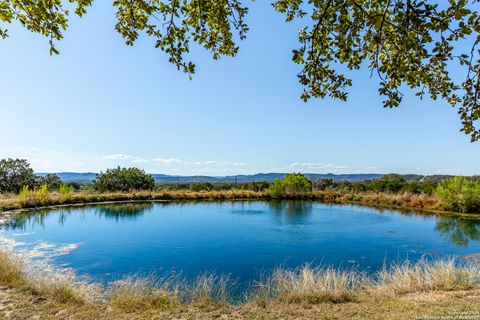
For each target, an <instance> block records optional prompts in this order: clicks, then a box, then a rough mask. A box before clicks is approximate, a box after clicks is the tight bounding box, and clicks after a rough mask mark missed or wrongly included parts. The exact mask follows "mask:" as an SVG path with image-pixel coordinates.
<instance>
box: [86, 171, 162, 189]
mask: <svg viewBox="0 0 480 320" xmlns="http://www.w3.org/2000/svg"><path fill="white" fill-rule="evenodd" d="M94 187H95V189H96V190H98V191H100V192H104V191H130V190H151V189H153V188H154V187H155V180H154V179H153V178H152V176H150V175H148V174H146V173H145V171H144V170H141V169H138V168H120V167H118V168H115V169H108V170H107V171H106V172H100V173H99V174H97V176H96V177H95V180H94Z"/></svg>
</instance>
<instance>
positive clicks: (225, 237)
mask: <svg viewBox="0 0 480 320" xmlns="http://www.w3.org/2000/svg"><path fill="white" fill-rule="evenodd" d="M0 236H2V238H3V239H4V240H3V242H0V245H5V244H9V245H10V246H11V247H12V248H14V249H15V250H23V251H27V250H38V248H41V247H45V246H46V245H45V244H48V245H49V247H50V248H52V246H53V248H55V247H59V248H63V247H65V246H68V245H72V244H75V246H74V247H72V248H73V249H72V250H70V251H68V254H61V255H54V256H52V258H51V260H52V262H53V263H54V264H56V265H59V266H67V267H70V268H73V269H75V270H76V271H77V272H78V273H79V274H81V275H88V276H91V277H92V278H94V279H95V280H99V281H108V280H112V279H116V278H119V277H122V276H124V275H127V274H132V273H138V272H140V273H149V272H157V273H163V272H172V271H174V272H182V273H184V274H185V275H186V276H187V277H195V276H196V275H198V274H199V273H202V272H210V271H214V272H218V273H223V274H231V276H232V277H233V278H234V279H238V280H240V281H244V280H245V281H250V280H252V279H256V278H258V276H260V275H261V274H262V273H265V272H269V271H270V270H271V269H272V268H275V267H278V266H280V265H281V266H285V267H295V266H299V265H302V264H304V263H313V264H314V265H316V264H323V265H333V266H337V267H346V268H350V267H353V268H357V269H360V270H365V271H367V272H371V271H374V270H377V269H378V268H380V267H382V265H383V264H384V263H385V262H386V263H390V262H398V261H402V260H405V259H409V260H416V259H419V258H421V257H422V256H424V255H427V256H428V257H445V256H452V255H453V256H460V257H462V256H466V255H469V254H475V253H479V252H480V219H478V218H475V217H463V216H451V217H438V216H433V215H430V216H429V215H420V214H414V213H410V214H404V213H400V212H398V211H393V210H382V211H380V210H377V209H372V208H367V207H360V206H346V205H326V204H321V203H315V202H304V201H272V202H262V201H244V202H242V201H237V202H184V203H181V202H159V203H126V204H108V205H100V206H92V207H77V208H70V209H61V210H55V211H44V212H37V213H35V214H32V215H28V216H24V217H21V218H18V219H16V220H14V221H12V222H11V223H9V224H8V225H4V226H2V227H1V230H0ZM39 244H42V245H39ZM69 248H70V247H69ZM39 256H41V255H39Z"/></svg>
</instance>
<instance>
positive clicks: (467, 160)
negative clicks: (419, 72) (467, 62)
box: [0, 1, 480, 176]
mask: <svg viewBox="0 0 480 320" xmlns="http://www.w3.org/2000/svg"><path fill="white" fill-rule="evenodd" d="M249 6H250V13H249V15H248V18H247V22H248V24H249V26H250V31H249V33H248V35H247V39H246V40H244V41H242V42H241V43H240V51H239V53H238V55H237V56H236V57H235V58H233V59H232V58H228V57H224V58H222V59H221V60H219V61H214V60H213V59H211V56H210V55H209V54H208V53H207V52H205V51H204V50H202V49H201V48H193V50H192V53H191V58H192V60H193V61H194V62H196V64H197V72H196V74H195V75H194V76H193V79H192V80H189V78H188V76H186V75H185V74H183V73H182V72H179V71H177V69H176V68H175V66H173V65H171V64H170V63H169V62H168V60H167V57H166V55H165V54H164V53H162V52H161V51H160V50H159V49H155V48H154V39H151V38H148V37H147V36H142V37H141V38H140V39H139V40H138V41H137V43H136V44H135V46H133V47H128V46H126V45H124V43H123V40H122V38H121V37H120V35H118V34H117V33H116V32H115V30H114V24H115V16H114V10H113V8H112V7H111V1H94V5H93V7H91V8H90V9H89V12H88V14H87V15H86V16H85V17H84V18H83V19H79V18H73V17H72V18H71V21H70V27H69V29H68V30H67V31H66V32H65V33H64V35H65V38H64V39H63V40H62V41H61V42H60V43H58V46H57V47H58V49H59V50H60V52H61V54H60V55H58V56H50V55H49V47H48V41H47V40H46V39H45V38H43V37H41V36H39V35H37V34H33V33H30V32H29V31H27V30H25V29H22V28H20V27H18V26H16V25H11V26H8V29H9V33H10V38H8V39H6V40H0V74H1V76H0V92H1V99H0V119H1V121H0V158H7V157H13V158H16V157H20V158H26V159H28V160H29V162H30V163H31V165H32V167H33V168H34V170H36V171H37V172H60V171H74V172H85V171H93V172H98V171H101V170H105V169H107V168H111V167H115V166H118V165H120V166H135V167H140V168H143V169H145V170H146V171H147V172H149V173H164V174H174V175H218V176H222V175H233V174H251V173H258V172H308V173H330V172H331V173H389V172H397V173H418V174H463V175H473V174H480V165H479V158H480V142H478V143H471V142H470V138H469V137H468V136H466V135H465V134H463V133H461V132H459V129H460V128H461V124H460V121H459V118H458V114H457V110H456V109H454V108H452V107H450V106H449V105H447V104H446V103H445V102H443V101H430V100H428V99H426V100H425V99H424V100H422V101H421V100H419V99H418V98H417V97H415V96H414V95H413V93H412V92H410V91H409V90H408V89H407V90H406V91H404V93H405V94H406V95H405V98H404V100H403V102H402V104H401V106H400V107H399V108H396V109H384V108H383V107H382V97H381V96H379V95H378V91H377V86H378V82H379V81H378V79H377V78H375V77H372V78H370V76H369V71H368V70H363V71H359V72H350V73H348V75H349V76H351V77H352V78H353V81H354V85H353V87H352V88H351V90H350V94H349V100H348V102H341V101H335V100H331V99H324V100H321V99H312V100H310V101H309V102H308V103H304V102H303V101H301V100H300V98H299V97H300V94H301V92H302V87H301V86H300V84H299V83H298V81H297V78H296V74H297V73H298V72H299V66H297V65H295V64H294V63H293V62H292V61H291V50H292V49H294V48H296V47H297V45H298V44H297V42H296V40H297V32H298V28H299V27H300V26H301V24H295V23H294V24H286V23H285V22H284V17H283V16H282V15H280V14H279V13H276V12H274V10H273V9H272V8H271V7H270V5H269V4H268V2H265V1H257V2H255V3H251V4H250V5H249Z"/></svg>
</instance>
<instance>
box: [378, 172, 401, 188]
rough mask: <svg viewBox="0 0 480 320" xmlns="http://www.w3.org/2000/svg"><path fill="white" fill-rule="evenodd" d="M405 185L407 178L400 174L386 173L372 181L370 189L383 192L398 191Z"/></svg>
mask: <svg viewBox="0 0 480 320" xmlns="http://www.w3.org/2000/svg"><path fill="white" fill-rule="evenodd" d="M404 185H405V179H403V178H402V177H401V176H399V175H398V174H394V173H392V174H386V175H384V176H383V177H381V178H380V179H377V180H374V181H372V182H371V183H370V189H371V190H373V191H381V192H385V191H387V192H398V191H400V190H401V189H402V188H403V187H404Z"/></svg>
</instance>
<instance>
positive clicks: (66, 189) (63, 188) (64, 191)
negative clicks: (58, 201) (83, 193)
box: [58, 183, 75, 199]
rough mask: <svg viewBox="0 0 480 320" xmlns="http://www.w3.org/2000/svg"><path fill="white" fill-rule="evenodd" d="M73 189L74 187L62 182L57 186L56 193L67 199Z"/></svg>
mask: <svg viewBox="0 0 480 320" xmlns="http://www.w3.org/2000/svg"><path fill="white" fill-rule="evenodd" d="M74 190H75V189H74V188H73V187H72V186H70V185H67V184H65V183H62V184H61V185H60V187H59V188H58V193H59V194H60V195H61V196H62V198H63V199H67V198H68V197H69V196H70V194H71V193H72V192H73V191H74Z"/></svg>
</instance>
